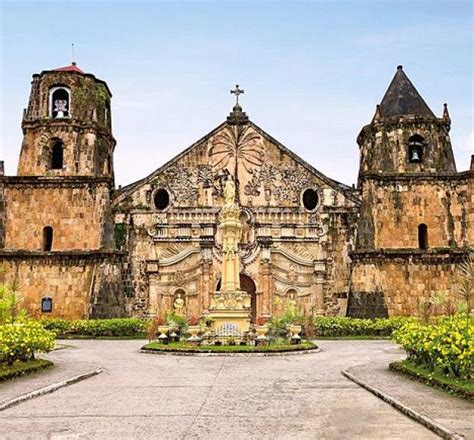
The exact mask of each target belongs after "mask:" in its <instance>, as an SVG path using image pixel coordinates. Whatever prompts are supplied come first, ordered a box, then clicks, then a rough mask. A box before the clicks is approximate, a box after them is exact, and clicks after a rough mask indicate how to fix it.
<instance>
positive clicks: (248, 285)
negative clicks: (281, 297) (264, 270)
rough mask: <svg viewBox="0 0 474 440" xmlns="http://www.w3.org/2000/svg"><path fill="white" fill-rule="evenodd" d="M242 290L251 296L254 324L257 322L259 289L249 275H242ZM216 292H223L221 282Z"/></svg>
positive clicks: (251, 312) (251, 313) (251, 311)
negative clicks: (257, 292) (257, 291)
mask: <svg viewBox="0 0 474 440" xmlns="http://www.w3.org/2000/svg"><path fill="white" fill-rule="evenodd" d="M240 288H241V289H242V290H244V291H245V292H247V293H248V294H249V295H250V322H251V323H252V324H254V323H255V321H256V320H257V294H256V290H257V287H256V286H255V283H254V281H253V280H252V278H250V277H249V276H248V275H244V274H242V273H241V274H240ZM216 290H217V291H219V290H221V280H219V282H218V283H217V287H216Z"/></svg>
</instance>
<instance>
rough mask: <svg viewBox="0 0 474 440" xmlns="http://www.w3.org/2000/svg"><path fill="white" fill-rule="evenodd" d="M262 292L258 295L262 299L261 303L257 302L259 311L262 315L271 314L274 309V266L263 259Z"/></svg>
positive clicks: (261, 267)
mask: <svg viewBox="0 0 474 440" xmlns="http://www.w3.org/2000/svg"><path fill="white" fill-rule="evenodd" d="M260 280H261V286H260V292H261V295H258V296H257V299H259V298H261V299H260V301H259V302H260V304H258V303H257V311H258V312H259V313H260V314H261V315H262V316H271V314H272V311H273V301H272V268H271V263H270V262H269V261H266V260H263V261H262V262H261V265H260Z"/></svg>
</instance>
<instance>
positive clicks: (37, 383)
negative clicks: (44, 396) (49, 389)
mask: <svg viewBox="0 0 474 440" xmlns="http://www.w3.org/2000/svg"><path fill="white" fill-rule="evenodd" d="M64 350H66V349H61V350H58V351H54V352H53V353H50V354H49V355H46V356H42V357H44V358H47V359H50V360H51V361H53V362H54V363H55V365H54V367H53V368H50V369H47V370H45V371H38V372H37V373H34V374H32V375H30V376H28V377H22V378H20V379H16V380H13V381H7V382H0V407H1V406H2V405H3V404H4V403H6V402H8V401H10V400H12V399H14V398H15V397H19V396H22V395H24V394H27V393H31V392H33V391H36V390H38V389H40V388H43V387H45V386H48V385H51V384H54V383H58V382H62V381H64V380H67V379H70V378H71V377H74V376H78V375H80V374H84V373H87V372H89V371H91V370H93V369H95V368H97V367H98V365H97V364H93V363H90V362H83V361H77V360H76V361H74V362H71V361H70V360H69V358H70V353H68V354H66V356H61V354H59V351H64ZM1 435H2V434H1V431H0V438H1Z"/></svg>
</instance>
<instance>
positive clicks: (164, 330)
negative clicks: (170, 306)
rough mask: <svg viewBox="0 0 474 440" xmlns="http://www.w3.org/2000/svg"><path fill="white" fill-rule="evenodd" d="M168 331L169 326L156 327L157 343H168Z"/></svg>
mask: <svg viewBox="0 0 474 440" xmlns="http://www.w3.org/2000/svg"><path fill="white" fill-rule="evenodd" d="M169 330H170V326H169V325H160V326H158V332H159V333H160V336H158V341H159V342H161V343H162V344H167V343H168V332H169Z"/></svg>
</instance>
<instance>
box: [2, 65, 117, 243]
mask: <svg viewBox="0 0 474 440" xmlns="http://www.w3.org/2000/svg"><path fill="white" fill-rule="evenodd" d="M111 97H112V94H111V92H110V89H109V87H108V86H107V83H106V82H105V81H102V80H100V79H98V78H96V77H95V76H94V75H92V74H90V73H84V72H83V71H82V70H81V69H80V68H79V67H78V66H77V65H76V64H75V63H73V64H71V65H70V66H67V67H61V68H58V69H54V70H46V71H43V72H41V73H40V74H34V75H33V81H32V86H31V94H30V99H29V102H28V108H27V109H25V110H24V113H23V119H22V124H21V126H22V130H23V142H22V146H21V152H20V159H19V164H18V174H17V176H15V177H12V178H10V180H11V183H12V184H13V183H14V184H15V185H13V186H12V187H11V189H10V196H9V197H10V199H11V200H10V203H9V204H8V206H9V209H8V211H7V216H8V218H7V223H6V230H5V248H7V249H23V250H31V251H40V252H55V251H61V252H63V251H88V252H89V251H95V250H112V249H113V231H112V229H113V219H112V214H111V199H110V198H111V193H112V190H113V186H114V172H113V152H114V147H115V143H116V142H115V139H114V138H113V136H112V122H111V112H110V100H111ZM15 191H16V192H15Z"/></svg>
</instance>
